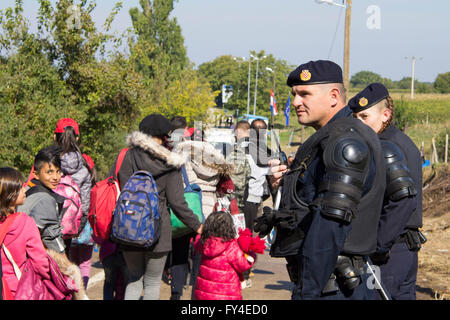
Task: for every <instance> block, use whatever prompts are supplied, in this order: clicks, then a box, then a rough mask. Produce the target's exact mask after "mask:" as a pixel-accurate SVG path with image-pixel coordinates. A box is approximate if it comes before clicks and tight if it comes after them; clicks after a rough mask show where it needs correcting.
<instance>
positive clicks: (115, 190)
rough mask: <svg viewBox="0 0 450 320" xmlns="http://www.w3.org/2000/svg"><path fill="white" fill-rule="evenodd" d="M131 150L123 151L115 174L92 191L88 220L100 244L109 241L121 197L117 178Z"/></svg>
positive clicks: (94, 236)
mask: <svg viewBox="0 0 450 320" xmlns="http://www.w3.org/2000/svg"><path fill="white" fill-rule="evenodd" d="M128 150H129V149H123V150H122V151H121V152H120V154H119V157H118V158H117V163H116V170H115V174H114V176H112V177H109V178H107V179H105V180H102V181H100V182H98V183H96V184H95V186H94V187H93V188H92V190H91V205H90V207H89V214H88V220H89V223H90V225H91V227H92V231H93V233H92V238H93V239H94V241H95V242H96V243H98V244H102V243H103V241H105V240H109V236H110V235H111V226H112V218H113V212H114V209H115V208H116V202H117V199H118V198H119V196H120V184H119V181H118V178H117V175H118V174H119V171H120V167H121V166H122V163H123V160H124V158H125V155H126V154H127V152H128Z"/></svg>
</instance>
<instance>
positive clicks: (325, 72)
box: [287, 60, 344, 87]
mask: <svg viewBox="0 0 450 320" xmlns="http://www.w3.org/2000/svg"><path fill="white" fill-rule="evenodd" d="M343 82H344V80H343V76H342V69H341V67H340V66H339V65H337V64H336V63H334V62H333V61H328V60H318V61H310V62H308V63H305V64H302V65H300V66H299V67H298V68H297V69H295V70H294V71H292V72H291V74H290V75H289V77H288V80H287V85H288V86H289V87H294V86H298V85H311V84H324V83H343Z"/></svg>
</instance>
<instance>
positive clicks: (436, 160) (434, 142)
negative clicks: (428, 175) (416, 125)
mask: <svg viewBox="0 0 450 320" xmlns="http://www.w3.org/2000/svg"><path fill="white" fill-rule="evenodd" d="M431 141H432V144H433V157H434V160H435V162H434V163H439V158H438V155H437V150H436V140H435V139H434V138H433V139H432V140H431Z"/></svg>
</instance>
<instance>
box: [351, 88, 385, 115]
mask: <svg viewBox="0 0 450 320" xmlns="http://www.w3.org/2000/svg"><path fill="white" fill-rule="evenodd" d="M387 97H389V91H388V89H386V87H385V86H384V85H382V84H381V83H372V84H369V85H368V86H367V87H366V88H365V89H364V90H363V91H361V92H360V93H358V94H357V95H356V96H354V97H353V98H352V99H350V101H349V102H348V106H349V107H350V109H352V111H353V112H354V113H358V112H361V111H363V110H366V109H369V108H371V107H373V106H374V105H376V104H377V103H378V102H380V101H382V100H384V99H386V98H387Z"/></svg>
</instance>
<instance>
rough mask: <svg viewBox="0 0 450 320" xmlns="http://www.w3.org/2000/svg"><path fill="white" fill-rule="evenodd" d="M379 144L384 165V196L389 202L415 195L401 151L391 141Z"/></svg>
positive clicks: (382, 141) (383, 141) (413, 184)
mask: <svg viewBox="0 0 450 320" xmlns="http://www.w3.org/2000/svg"><path fill="white" fill-rule="evenodd" d="M380 142H381V146H382V148H383V154H384V160H385V164H386V195H387V196H388V197H389V199H390V200H391V201H399V200H401V199H403V198H405V197H408V196H415V195H417V190H416V187H415V183H414V180H413V178H412V176H411V173H410V171H409V168H408V167H407V165H406V158H405V156H404V154H403V152H402V150H401V149H400V148H399V147H398V145H397V144H395V143H393V142H392V141H388V140H381V141H380Z"/></svg>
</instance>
